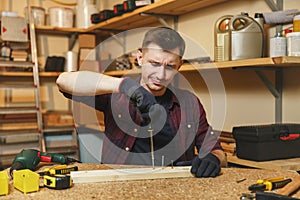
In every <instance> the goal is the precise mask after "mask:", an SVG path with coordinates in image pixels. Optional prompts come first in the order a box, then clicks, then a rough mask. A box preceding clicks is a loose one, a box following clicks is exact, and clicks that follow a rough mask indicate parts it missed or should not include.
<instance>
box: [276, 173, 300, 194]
mask: <svg viewBox="0 0 300 200" xmlns="http://www.w3.org/2000/svg"><path fill="white" fill-rule="evenodd" d="M299 189H300V176H298V177H296V178H294V179H293V180H292V182H290V183H288V184H287V185H285V186H284V187H283V188H280V189H279V190H277V192H276V193H277V194H281V195H286V196H289V195H290V194H292V193H294V192H296V191H297V190H299Z"/></svg>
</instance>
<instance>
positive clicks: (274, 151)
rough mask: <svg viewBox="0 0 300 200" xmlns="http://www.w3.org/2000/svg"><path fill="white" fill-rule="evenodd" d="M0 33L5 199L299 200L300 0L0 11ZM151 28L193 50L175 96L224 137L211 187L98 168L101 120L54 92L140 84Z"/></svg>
mask: <svg viewBox="0 0 300 200" xmlns="http://www.w3.org/2000/svg"><path fill="white" fill-rule="evenodd" d="M0 24H1V33H0V44H1V45H0V49H1V51H0V200H1V199H27V198H28V196H29V198H30V199H57V198H60V199H83V198H86V199H109V198H118V199H257V200H277V199H280V200H285V199H286V200H288V199H300V115H299V113H298V111H300V103H299V102H300V79H299V76H300V71H299V69H300V1H299V0H242V1H241V0H125V1H124V0H1V3H0ZM151 27H152V28H153V27H169V28H171V29H174V30H176V31H178V32H179V33H180V34H181V35H182V36H183V38H184V39H185V41H186V52H185V54H184V56H183V58H182V59H183V64H182V66H181V67H180V69H179V74H180V76H178V77H176V79H175V81H174V85H176V86H178V87H181V88H188V90H190V91H192V93H194V94H195V95H196V96H197V97H198V98H199V99H200V100H201V102H202V104H203V106H204V108H205V110H206V115H207V116H206V117H207V120H208V122H209V123H210V124H211V125H212V126H213V127H214V129H216V130H217V131H219V132H220V135H219V136H218V139H219V140H220V143H221V147H222V148H223V150H224V152H225V153H226V157H227V162H228V166H227V167H225V168H222V169H221V173H220V175H219V176H217V177H215V178H195V177H193V176H192V175H191V173H190V166H180V167H176V166H173V165H172V166H164V163H163V161H162V164H161V166H160V167H157V166H156V167H153V169H152V168H151V167H150V168H149V167H145V169H143V168H141V167H140V166H139V167H137V168H134V167H133V166H125V167H124V166H120V167H121V168H120V169H119V170H116V169H117V166H114V165H113V166H108V167H107V166H103V165H102V164H101V154H102V144H103V139H104V137H105V136H104V131H105V125H104V120H105V118H104V115H103V113H102V112H100V111H97V110H95V109H93V108H91V107H88V106H86V105H84V104H81V103H78V102H74V101H71V100H70V99H67V98H65V97H64V96H63V95H62V93H61V92H60V91H59V89H58V87H57V85H56V80H57V78H58V76H59V75H60V74H61V73H63V72H74V71H92V72H97V73H101V74H105V75H109V76H112V77H124V76H129V77H137V76H139V75H140V74H141V66H140V65H139V63H138V60H137V51H138V49H139V48H140V47H141V46H140V45H141V43H142V38H143V35H144V34H145V32H146V31H147V30H149V28H151ZM185 82H188V84H187V85H186V84H185ZM152 145H153V144H152ZM198 151H199V150H198ZM149 159H151V158H149ZM162 160H163V158H162ZM127 167H128V168H127ZM124 168H126V170H125V169H124ZM122 169H123V170H122ZM87 183H88V184H87ZM204 185H205V187H204ZM106 188H109V189H106ZM50 197H51V198H50ZM69 197H70V198H69Z"/></svg>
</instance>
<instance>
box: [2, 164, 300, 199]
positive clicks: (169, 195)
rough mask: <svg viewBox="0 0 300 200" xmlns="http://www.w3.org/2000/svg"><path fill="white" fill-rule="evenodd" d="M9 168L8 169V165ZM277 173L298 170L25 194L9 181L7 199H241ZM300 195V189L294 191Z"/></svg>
mask: <svg viewBox="0 0 300 200" xmlns="http://www.w3.org/2000/svg"><path fill="white" fill-rule="evenodd" d="M76 165H77V166H78V167H79V170H94V169H107V168H111V166H109V167H108V166H107V165H96V164H76ZM7 171H8V169H7ZM275 176H284V177H285V178H294V177H297V176H299V174H298V173H297V172H295V171H287V170H263V169H249V168H223V169H222V174H221V175H220V176H218V177H216V178H194V177H192V178H170V179H155V180H142V181H118V182H102V183H75V184H74V185H73V186H72V188H69V189H65V190H53V189H48V188H40V190H39V191H38V192H34V193H28V194H23V193H22V192H20V191H19V190H17V189H15V188H14V187H13V181H12V180H10V183H9V194H8V195H7V196H0V200H4V199H18V200H23V199H37V200H47V199H50V200H54V199H62V200H63V199H67V200H70V199H80V200H83V199H84V200H88V199H105V200H106V199H118V200H119V199H126V200H128V199H172V200H174V199H205V200H210V199H225V200H226V199H228V200H229V199H230V200H235V199H237V200H238V199H239V198H240V196H241V195H242V193H249V191H248V187H249V186H250V185H252V184H254V183H255V182H256V180H257V179H265V178H270V177H275ZM293 197H297V198H299V197H300V191H298V192H297V193H296V194H294V195H293Z"/></svg>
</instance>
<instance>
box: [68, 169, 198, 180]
mask: <svg viewBox="0 0 300 200" xmlns="http://www.w3.org/2000/svg"><path fill="white" fill-rule="evenodd" d="M190 168H191V167H190V166H188V167H173V168H172V167H164V168H161V167H159V168H154V169H153V168H125V169H109V170H89V171H74V172H71V177H72V179H73V183H96V182H107V181H130V180H147V179H162V178H187V177H193V175H192V174H191V173H190Z"/></svg>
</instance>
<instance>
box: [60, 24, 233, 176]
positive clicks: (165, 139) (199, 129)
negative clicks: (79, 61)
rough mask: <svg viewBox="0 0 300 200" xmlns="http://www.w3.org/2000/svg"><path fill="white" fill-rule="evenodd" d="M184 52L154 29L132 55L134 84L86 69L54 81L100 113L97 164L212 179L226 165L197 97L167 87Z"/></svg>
mask: <svg viewBox="0 0 300 200" xmlns="http://www.w3.org/2000/svg"><path fill="white" fill-rule="evenodd" d="M184 51H185V42H184V40H183V39H182V37H181V36H180V35H179V34H178V33H177V32H176V31H174V30H172V29H170V28H165V27H161V28H154V29H151V30H150V31H148V32H147V33H146V34H145V37H144V40H143V43H142V48H141V49H140V50H139V51H138V52H137V60H138V63H139V65H140V66H141V71H142V72H141V77H140V79H139V80H138V81H139V83H138V82H136V81H134V80H132V79H130V78H116V77H110V76H107V75H104V74H100V73H94V72H88V71H79V72H65V73H62V74H61V75H60V76H59V77H58V79H57V85H58V87H59V90H60V91H61V92H63V94H64V95H65V96H66V97H68V98H72V99H73V101H78V102H82V103H84V104H87V105H89V106H92V107H94V108H95V109H97V110H99V111H102V112H103V113H104V116H105V118H104V123H105V136H106V137H105V138H104V141H103V150H102V163H115V164H141V165H151V164H152V165H154V164H155V165H160V164H163V165H192V167H191V173H193V174H194V175H195V176H196V177H215V176H217V175H219V173H220V167H225V166H227V160H226V156H225V153H224V152H223V150H222V148H221V146H220V142H219V141H218V139H217V137H216V136H215V135H216V134H215V135H214V134H213V133H214V131H212V129H211V127H210V126H209V124H208V122H207V119H206V113H205V110H204V108H203V106H202V104H201V103H200V101H199V99H198V98H197V97H196V96H195V95H194V94H192V93H191V92H188V91H186V90H182V89H179V88H175V87H172V84H171V82H172V80H173V78H174V76H175V74H176V73H177V72H178V70H179V68H180V66H181V65H182V56H183V54H184ZM195 149H196V150H198V153H199V155H198V156H196V154H195ZM153 152H154V153H153Z"/></svg>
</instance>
